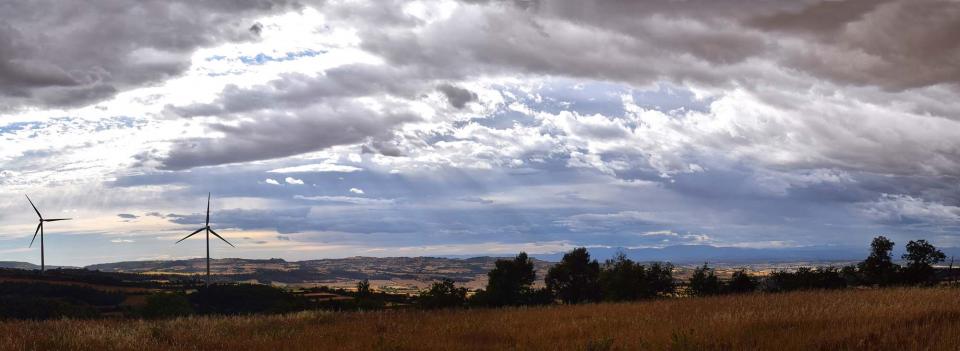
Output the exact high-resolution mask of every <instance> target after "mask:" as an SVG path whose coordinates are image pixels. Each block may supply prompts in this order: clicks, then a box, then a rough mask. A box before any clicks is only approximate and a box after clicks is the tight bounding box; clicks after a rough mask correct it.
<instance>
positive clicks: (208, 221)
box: [207, 193, 210, 227]
mask: <svg viewBox="0 0 960 351" xmlns="http://www.w3.org/2000/svg"><path fill="white" fill-rule="evenodd" d="M207 226H208V227H209V226H210V193H207Z"/></svg>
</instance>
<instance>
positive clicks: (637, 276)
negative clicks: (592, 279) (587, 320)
mask: <svg viewBox="0 0 960 351" xmlns="http://www.w3.org/2000/svg"><path fill="white" fill-rule="evenodd" d="M599 280H600V290H601V292H602V296H603V299H604V300H608V301H631V300H637V299H644V298H653V297H657V296H665V295H671V294H673V290H674V284H673V266H672V265H670V264H669V263H667V264H661V263H653V264H651V265H650V267H647V266H644V265H642V264H640V263H638V262H634V261H632V260H630V259H628V258H627V256H626V255H624V254H623V253H622V252H621V253H618V254H617V255H616V256H614V258H613V259H611V260H607V261H606V262H604V264H603V267H602V269H601V270H600V279H599Z"/></svg>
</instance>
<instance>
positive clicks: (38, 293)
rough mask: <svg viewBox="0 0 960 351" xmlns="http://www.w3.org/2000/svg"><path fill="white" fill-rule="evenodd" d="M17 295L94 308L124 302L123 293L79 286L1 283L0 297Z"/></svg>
mask: <svg viewBox="0 0 960 351" xmlns="http://www.w3.org/2000/svg"><path fill="white" fill-rule="evenodd" d="M3 295H8V296H9V295H17V296H27V297H46V298H58V299H64V300H68V302H72V303H79V304H88V305H94V306H111V305H117V304H119V303H120V302H122V301H123V299H124V296H123V293H120V292H117V291H102V290H97V289H92V288H87V287H83V286H78V285H68V284H48V283H32V282H30V283H28V282H0V296H3Z"/></svg>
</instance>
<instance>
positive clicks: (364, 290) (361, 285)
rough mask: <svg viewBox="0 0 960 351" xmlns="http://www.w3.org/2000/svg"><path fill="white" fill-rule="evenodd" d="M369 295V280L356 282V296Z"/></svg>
mask: <svg viewBox="0 0 960 351" xmlns="http://www.w3.org/2000/svg"><path fill="white" fill-rule="evenodd" d="M368 296H370V281H369V280H366V279H364V280H361V281H359V282H357V297H368Z"/></svg>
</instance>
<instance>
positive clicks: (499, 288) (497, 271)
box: [475, 252, 536, 306]
mask: <svg viewBox="0 0 960 351" xmlns="http://www.w3.org/2000/svg"><path fill="white" fill-rule="evenodd" d="M487 277H488V278H489V279H488V281H487V288H486V289H485V290H483V291H482V292H478V294H477V295H475V297H476V302H477V303H478V304H482V305H488V306H511V305H513V306H515V305H521V304H523V303H524V301H525V297H526V296H527V295H529V294H530V293H531V292H532V290H531V288H530V287H531V286H532V285H533V281H534V279H536V272H535V271H534V270H533V261H532V260H530V258H529V257H527V254H526V253H525V252H521V253H520V254H519V255H517V257H516V258H514V259H512V260H497V262H496V263H494V268H493V270H491V271H490V272H489V273H487Z"/></svg>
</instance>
